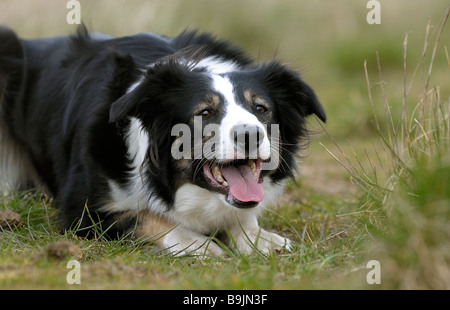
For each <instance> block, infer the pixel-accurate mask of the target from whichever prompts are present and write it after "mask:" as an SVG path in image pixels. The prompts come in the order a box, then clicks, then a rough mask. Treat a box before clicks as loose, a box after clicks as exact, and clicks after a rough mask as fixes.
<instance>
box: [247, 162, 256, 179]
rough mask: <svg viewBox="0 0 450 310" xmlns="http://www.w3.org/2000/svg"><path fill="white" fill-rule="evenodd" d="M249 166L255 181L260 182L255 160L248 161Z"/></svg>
mask: <svg viewBox="0 0 450 310" xmlns="http://www.w3.org/2000/svg"><path fill="white" fill-rule="evenodd" d="M248 165H249V166H250V169H251V170H252V174H253V177H254V178H255V180H257V181H258V178H259V176H258V171H256V164H255V161H254V160H249V161H248Z"/></svg>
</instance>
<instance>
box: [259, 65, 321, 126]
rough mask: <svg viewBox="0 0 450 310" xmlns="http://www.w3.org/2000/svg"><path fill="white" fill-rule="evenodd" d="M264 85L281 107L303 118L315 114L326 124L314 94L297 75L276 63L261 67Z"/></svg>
mask: <svg viewBox="0 0 450 310" xmlns="http://www.w3.org/2000/svg"><path fill="white" fill-rule="evenodd" d="M263 70H264V76H265V82H266V85H267V87H268V89H269V91H270V92H271V97H272V99H274V100H275V101H277V102H279V103H280V104H282V105H288V106H289V107H291V108H293V109H288V111H296V112H297V113H300V115H301V116H302V117H303V118H305V117H307V116H309V115H311V114H315V115H316V116H317V117H318V118H319V119H320V120H321V121H322V122H326V119H327V117H326V114H325V111H324V109H323V107H322V104H321V103H320V102H319V99H318V98H317V96H316V94H315V92H314V91H313V90H312V88H311V87H310V86H309V85H308V84H306V83H305V82H304V81H303V80H302V79H301V78H300V76H299V74H298V73H297V72H295V71H293V70H290V69H288V68H287V67H285V66H283V65H281V64H280V63H278V62H275V61H274V62H271V63H269V64H267V65H264V66H263Z"/></svg>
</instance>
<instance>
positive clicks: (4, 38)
mask: <svg viewBox="0 0 450 310" xmlns="http://www.w3.org/2000/svg"><path fill="white" fill-rule="evenodd" d="M23 72H24V49H23V46H22V42H21V41H20V39H19V38H18V37H17V35H16V34H15V33H14V32H13V31H12V30H10V29H8V28H6V27H2V26H0V121H1V116H2V115H1V114H2V110H3V108H4V106H3V105H4V104H6V102H11V100H15V99H16V97H17V94H18V92H19V89H20V87H21V84H22V78H23Z"/></svg>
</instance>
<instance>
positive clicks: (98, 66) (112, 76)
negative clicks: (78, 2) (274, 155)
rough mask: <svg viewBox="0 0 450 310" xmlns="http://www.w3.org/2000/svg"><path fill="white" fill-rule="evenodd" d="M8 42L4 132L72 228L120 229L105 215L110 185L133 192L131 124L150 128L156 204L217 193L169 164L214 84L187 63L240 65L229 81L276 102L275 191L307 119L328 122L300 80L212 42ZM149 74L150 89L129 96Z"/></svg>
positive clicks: (90, 38)
mask: <svg viewBox="0 0 450 310" xmlns="http://www.w3.org/2000/svg"><path fill="white" fill-rule="evenodd" d="M0 42H1V43H0V99H1V102H0V103H1V106H0V130H1V128H2V127H4V128H6V129H5V130H7V131H8V133H9V135H10V136H11V137H12V139H13V140H14V141H15V143H17V144H18V145H19V146H20V147H21V148H22V149H23V151H24V152H25V153H26V155H27V156H28V158H29V160H30V161H31V162H32V165H33V167H34V168H35V170H36V172H37V175H38V176H39V178H40V180H41V182H42V183H43V184H44V185H45V187H46V188H47V189H48V190H49V191H50V194H51V195H53V196H54V197H55V201H56V204H57V205H58V206H59V207H60V208H61V210H62V215H63V219H64V225H65V227H73V225H75V224H76V225H78V226H79V227H88V226H89V225H90V224H91V220H92V219H94V220H95V221H97V220H101V221H103V222H102V225H103V227H109V226H110V225H112V224H113V223H115V221H116V219H117V217H116V216H115V215H116V214H114V213H107V212H105V211H101V210H100V208H101V207H102V205H103V204H104V203H105V201H107V200H108V199H109V197H110V192H109V191H110V189H109V187H108V180H114V181H115V182H116V183H118V184H121V186H123V187H126V183H127V178H128V177H129V174H130V165H129V164H130V158H129V157H128V156H127V146H126V144H125V140H124V139H125V137H124V135H125V133H126V129H127V128H128V127H129V125H130V116H134V117H138V118H139V119H140V120H142V122H143V124H144V126H145V127H146V129H147V130H148V132H149V135H150V138H151V145H150V147H149V150H148V152H147V161H146V166H145V167H142V173H143V177H144V178H146V180H148V184H149V187H151V188H152V189H151V194H149V195H152V196H154V197H156V198H157V199H159V200H162V201H164V202H165V203H166V205H167V208H168V209H170V208H171V207H172V203H173V199H174V195H175V192H176V190H177V188H178V187H179V186H180V184H182V183H184V182H194V183H195V184H198V185H200V186H202V187H205V188H209V187H210V186H209V185H208V184H207V182H206V181H205V179H204V178H202V176H201V174H195V172H194V170H195V165H196V162H194V161H193V162H192V164H191V165H190V167H189V168H187V169H186V171H178V170H177V169H178V168H179V166H177V163H176V162H174V159H172V158H171V156H170V146H171V143H172V142H173V137H171V135H170V128H171V126H173V125H174V124H177V123H189V122H190V120H191V118H192V111H193V105H194V103H196V102H198V101H201V100H202V99H203V98H204V97H205V96H206V95H207V94H208V92H209V89H208V85H209V83H210V82H211V81H210V80H208V78H207V77H204V76H200V75H198V74H196V72H195V70H194V71H192V70H190V68H189V67H188V66H186V65H181V64H180V63H179V62H177V59H178V58H179V57H181V56H182V57H186V58H188V59H189V58H191V59H194V60H196V61H199V60H201V59H204V58H205V57H208V56H216V57H218V58H219V59H221V60H224V61H225V60H229V61H233V62H234V63H235V64H236V65H238V66H239V67H240V68H241V70H240V71H238V72H235V73H232V74H230V79H231V80H232V81H233V82H234V83H235V84H236V85H242V87H247V86H248V87H250V88H252V89H255V90H257V91H258V92H260V93H261V96H264V97H265V99H266V100H267V102H269V104H270V105H271V107H272V108H273V118H272V119H271V122H272V123H277V124H280V131H281V138H282V145H283V149H282V153H281V156H282V158H283V164H282V165H280V167H279V168H278V169H277V170H276V171H272V172H271V173H272V175H271V178H272V181H273V182H277V181H280V180H282V179H285V178H287V177H290V176H292V175H291V171H292V169H293V167H294V163H295V158H294V156H295V153H296V152H297V151H298V148H299V140H300V139H303V138H305V135H306V129H305V126H304V124H305V118H306V117H307V116H308V115H310V114H316V115H317V116H318V117H319V118H320V119H321V120H322V121H325V119H326V116H325V113H324V110H323V108H322V106H321V105H320V103H319V102H318V100H317V97H316V95H315V94H314V92H313V90H312V89H311V88H310V87H309V86H308V85H307V84H305V83H304V82H303V81H302V80H301V79H300V77H299V76H298V74H297V73H295V72H294V71H291V70H289V69H287V68H286V67H285V66H283V65H281V64H279V63H278V62H270V63H267V64H261V65H257V64H254V63H253V61H252V60H251V58H250V57H249V56H248V55H246V54H245V53H244V52H243V51H242V50H241V49H239V48H237V47H234V46H232V45H231V44H229V43H228V42H225V41H220V40H216V39H215V38H213V37H212V36H210V35H208V34H199V33H197V32H195V31H185V32H183V33H181V34H180V35H179V36H177V37H175V38H168V37H164V36H160V35H156V34H138V35H134V36H128V37H122V38H112V37H109V36H105V35H90V34H89V33H88V32H87V30H86V29H85V28H84V27H81V28H80V30H79V31H78V33H77V34H76V35H73V36H67V37H66V36H61V37H54V38H46V39H35V40H22V39H19V38H17V36H16V35H15V34H14V33H13V32H12V31H10V30H8V29H6V28H0ZM150 64H153V65H152V66H151V67H147V66H149V65H150ZM145 70H146V73H145V75H144V80H143V82H142V83H141V84H140V85H139V86H138V87H137V88H136V89H135V90H134V91H132V92H129V93H127V89H129V87H130V86H131V85H132V84H133V83H135V82H136V81H137V80H139V79H140V78H142V77H143V71H145ZM180 98H183V100H180ZM197 164H198V163H197ZM177 176H178V178H177ZM85 206H88V208H85ZM87 211H88V212H89V215H90V217H91V219H90V218H89V217H88V216H83V222H82V223H78V222H77V221H79V220H80V219H81V218H82V214H83V212H84V213H86V212H87ZM119 213H120V212H119ZM85 215H86V214H85ZM133 223H134V222H133V221H132V220H130V219H127V220H126V221H125V222H123V223H116V224H115V226H113V227H112V228H111V230H110V232H111V233H112V234H117V233H121V232H123V231H126V227H128V226H129V225H134V224H133Z"/></svg>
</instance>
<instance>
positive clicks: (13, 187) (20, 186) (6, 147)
mask: <svg viewBox="0 0 450 310" xmlns="http://www.w3.org/2000/svg"><path fill="white" fill-rule="evenodd" d="M0 114H1V113H0ZM1 121H2V120H1V115H0V122H1ZM33 187H34V188H36V187H41V188H42V190H43V191H44V192H47V193H48V194H49V191H48V190H47V189H46V187H44V186H41V184H40V182H39V178H38V176H37V173H36V171H35V169H34V168H33V165H32V163H31V162H30V160H29V158H28V156H27V155H26V153H25V152H24V151H23V149H22V148H21V147H20V146H19V145H18V144H17V143H15V142H14V141H13V139H12V138H11V137H10V136H9V134H8V132H7V129H6V128H5V127H4V126H3V125H2V124H0V195H4V196H7V195H9V194H11V193H12V192H13V191H17V190H25V189H29V188H33Z"/></svg>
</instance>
